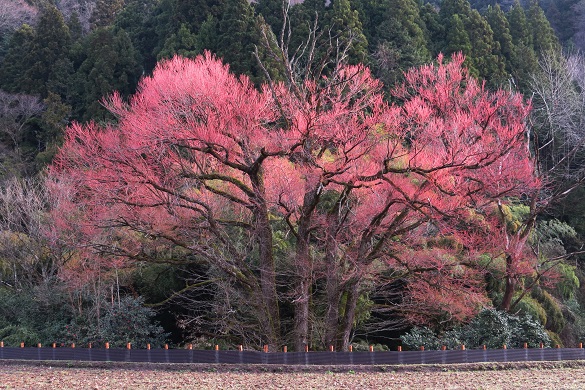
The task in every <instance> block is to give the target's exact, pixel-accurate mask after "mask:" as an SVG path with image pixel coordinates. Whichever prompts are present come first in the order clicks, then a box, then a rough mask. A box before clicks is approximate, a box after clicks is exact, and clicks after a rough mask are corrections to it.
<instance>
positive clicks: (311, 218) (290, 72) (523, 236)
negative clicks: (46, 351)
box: [0, 0, 585, 350]
mask: <svg viewBox="0 0 585 390" xmlns="http://www.w3.org/2000/svg"><path fill="white" fill-rule="evenodd" d="M584 45H585V0H581V1H576V0H543V1H542V2H540V3H539V2H537V1H536V0H530V1H526V2H524V1H523V2H518V1H504V2H501V3H498V2H496V1H482V0H474V1H472V2H471V3H470V2H468V1H467V0H443V1H439V2H437V1H432V2H423V1H415V0H333V1H330V2H324V1H319V0H305V1H303V2H291V4H289V3H288V2H286V3H284V4H283V2H282V0H259V1H257V2H252V3H250V2H248V1H247V0H190V1H186V0H126V1H124V0H60V1H59V0H0V208H1V210H2V213H1V214H0V283H1V284H0V339H2V340H5V341H6V342H7V343H15V344H16V343H20V342H21V341H24V342H26V343H29V344H31V343H34V344H36V343H38V342H43V343H52V342H60V343H71V342H76V343H78V344H84V343H88V342H92V343H94V345H98V344H100V343H104V342H106V341H109V342H110V343H112V345H116V344H117V345H125V344H126V343H127V342H132V343H133V344H134V345H136V346H140V345H141V344H146V343H147V342H149V343H154V344H157V343H158V344H161V343H164V342H165V340H167V342H170V343H175V344H184V343H188V342H194V343H197V344H198V345H199V346H200V347H206V346H210V345H214V344H218V343H221V344H225V345H228V346H230V345H239V344H244V345H246V346H247V347H250V348H259V347H260V346H262V345H264V344H269V345H271V347H279V346H281V345H286V344H288V345H291V346H294V348H296V349H297V350H302V349H303V348H304V346H305V345H310V346H311V348H313V349H327V348H328V347H329V346H330V345H334V346H335V347H336V348H337V349H344V348H347V347H348V345H349V344H350V343H353V344H354V345H356V346H358V348H359V345H360V343H364V345H365V343H369V344H371V343H377V344H379V348H387V347H388V346H395V345H396V344H397V343H400V342H402V343H404V345H406V346H410V347H412V348H417V347H418V345H419V344H426V345H435V344H436V345H437V346H439V347H440V345H441V344H445V345H449V346H455V345H457V343H462V342H464V343H467V344H468V345H473V343H474V342H476V343H478V345H481V344H488V345H493V346H494V347H497V345H498V344H508V345H511V346H514V345H522V343H524V342H529V343H531V345H538V344H539V343H540V342H544V343H546V344H548V345H552V344H564V345H567V346H573V345H575V344H576V343H577V342H579V341H583V338H584V337H585V287H584V288H582V287H581V282H582V281H584V279H585V273H584V270H585V263H583V259H585V257H583V255H582V252H583V250H582V249H583V243H584V239H585V208H584V207H583V206H582V204H583V202H582V198H583V196H585V189H584V188H583V186H582V183H583V180H585V160H584V159H582V158H583V157H585V156H584V155H583V144H584V142H585V103H584V102H585V57H583V55H582V54H581V53H580V52H579V50H583V49H585V46H584ZM478 334H479V335H481V337H484V336H485V335H488V336H489V335H493V337H494V338H491V339H490V338H489V337H488V336H486V337H487V338H485V339H482V338H481V337H480V336H478ZM502 335H504V336H502ZM400 336H402V341H400V340H399V337H400ZM502 337H503V338H502ZM433 343H434V344H433Z"/></svg>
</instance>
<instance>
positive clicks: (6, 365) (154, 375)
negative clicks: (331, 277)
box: [0, 361, 585, 390]
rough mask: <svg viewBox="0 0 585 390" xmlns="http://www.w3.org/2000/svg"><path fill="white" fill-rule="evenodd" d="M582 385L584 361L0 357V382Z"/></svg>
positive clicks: (61, 385) (84, 385) (1, 385)
mask: <svg viewBox="0 0 585 390" xmlns="http://www.w3.org/2000/svg"><path fill="white" fill-rule="evenodd" d="M388 388H393V389H506V390H507V389H539V390H540V389H585V361H565V362H537V363H536V362H535V363H531V362H527V363H478V364H453V365H417V366H342V367H340V366H335V367H327V366H258V365H236V366H234V365H208V364H205V365H198V364H189V365H165V364H133V363H84V362H22V361H0V389H34V390H40V389H51V390H53V389H94V390H96V389H157V390H158V389H263V390H265V389H266V390H267V389H388Z"/></svg>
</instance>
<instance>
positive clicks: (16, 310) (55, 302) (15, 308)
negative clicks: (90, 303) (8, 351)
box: [0, 287, 68, 346]
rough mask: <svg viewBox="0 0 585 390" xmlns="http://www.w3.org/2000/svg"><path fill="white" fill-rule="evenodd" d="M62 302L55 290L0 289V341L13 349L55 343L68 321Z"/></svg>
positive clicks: (40, 288)
mask: <svg viewBox="0 0 585 390" xmlns="http://www.w3.org/2000/svg"><path fill="white" fill-rule="evenodd" d="M64 299H65V296H64V295H63V294H62V293H61V291H60V290H59V289H56V288H49V289H44V288H42V287H37V288H35V289H33V290H30V291H26V290H19V291H16V290H13V289H10V288H0V340H4V342H5V343H6V345H12V346H17V345H19V344H20V343H21V342H24V343H25V345H36V344H37V343H43V344H48V343H52V342H54V341H56V340H57V339H58V337H59V333H60V330H61V329H62V327H63V326H64V325H65V324H66V322H67V318H68V311H67V309H66V305H64V304H63V301H64Z"/></svg>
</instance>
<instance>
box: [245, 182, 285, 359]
mask: <svg viewBox="0 0 585 390" xmlns="http://www.w3.org/2000/svg"><path fill="white" fill-rule="evenodd" d="M250 178H251V179H252V185H253V188H254V192H255V193H256V198H255V199H253V202H254V223H255V232H256V234H255V235H256V239H257V243H258V256H259V261H258V263H259V267H260V270H259V271H260V287H261V290H262V295H261V296H260V297H259V299H260V300H261V302H262V306H261V307H263V309H264V310H263V311H264V313H261V314H260V315H261V319H260V320H261V325H260V326H261V327H262V333H263V337H265V338H266V343H267V344H268V345H269V347H270V348H271V349H272V350H274V349H275V348H277V347H278V346H279V344H280V342H281V337H280V311H279V307H278V293H277V290H276V267H275V264H274V252H273V239H272V228H271V226H270V220H269V218H268V207H267V205H266V201H265V196H264V195H265V194H264V186H263V182H262V179H261V176H260V175H259V174H256V175H251V177H250Z"/></svg>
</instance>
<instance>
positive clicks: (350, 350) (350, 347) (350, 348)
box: [349, 344, 353, 352]
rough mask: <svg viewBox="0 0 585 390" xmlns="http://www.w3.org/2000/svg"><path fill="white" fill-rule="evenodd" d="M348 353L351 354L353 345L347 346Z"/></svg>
mask: <svg viewBox="0 0 585 390" xmlns="http://www.w3.org/2000/svg"><path fill="white" fill-rule="evenodd" d="M349 352H353V345H351V344H350V346H349Z"/></svg>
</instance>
